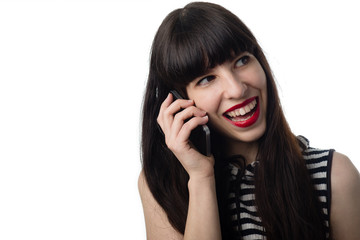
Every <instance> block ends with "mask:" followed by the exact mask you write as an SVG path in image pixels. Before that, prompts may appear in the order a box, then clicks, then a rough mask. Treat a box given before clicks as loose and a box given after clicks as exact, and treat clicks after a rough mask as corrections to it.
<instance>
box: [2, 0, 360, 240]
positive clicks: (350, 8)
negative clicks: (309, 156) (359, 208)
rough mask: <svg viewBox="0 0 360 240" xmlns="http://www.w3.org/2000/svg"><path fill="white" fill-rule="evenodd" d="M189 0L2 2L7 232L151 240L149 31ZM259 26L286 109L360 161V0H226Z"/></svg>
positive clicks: (304, 127) (303, 127) (319, 141)
mask: <svg viewBox="0 0 360 240" xmlns="http://www.w3.org/2000/svg"><path fill="white" fill-rule="evenodd" d="M187 2H188V1H164V2H162V1H135V0H132V1H70V0H69V1H60V0H59V1H51V2H48V1H36V2H35V1H26V2H25V1H24V2H21V1H2V2H1V3H0V239H4V240H10V239H37V240H39V239H145V230H144V222H143V215H142V208H141V203H140V199H139V197H138V192H137V176H138V173H139V171H140V167H141V165H140V157H139V126H140V123H139V118H140V108H141V101H142V94H143V91H144V86H145V82H146V77H147V71H148V63H149V52H150V46H151V42H152V39H153V37H154V34H155V32H156V29H157V28H158V26H159V24H160V23H161V21H162V20H163V18H164V17H165V16H166V14H168V13H169V12H170V11H172V10H173V9H175V8H178V7H183V6H184V5H185V4H186V3H187ZM218 3H221V4H222V5H223V6H225V7H227V8H228V9H230V10H231V11H233V12H234V13H235V14H237V15H238V16H239V17H240V18H241V19H242V20H243V21H244V22H245V23H246V24H247V25H248V26H249V27H250V29H252V31H253V33H254V34H255V36H257V38H258V40H259V42H260V44H261V46H262V47H263V49H264V51H265V53H266V55H267V57H268V59H269V61H270V64H271V66H272V68H273V72H274V74H275V77H276V80H277V82H278V83H279V90H280V95H281V99H282V104H283V107H284V110H285V112H286V116H287V119H288V121H289V123H290V125H291V127H292V129H293V131H294V132H295V134H302V135H305V136H306V137H308V138H309V139H310V140H311V143H312V145H313V146H316V147H321V148H335V149H336V150H338V151H340V152H343V153H345V154H346V155H348V156H349V157H350V158H351V159H352V160H353V162H354V164H355V165H356V166H357V168H358V169H359V168H360V154H359V150H358V144H357V142H358V140H357V137H358V136H359V133H360V130H359V122H360V117H359V110H358V106H357V105H358V104H359V86H360V85H359V83H360V77H359V54H360V47H359V42H360V37H359V30H358V27H359V22H360V15H359V14H358V5H357V3H356V1H353V2H350V1H343V0H342V1H340V0H338V1H311V0H309V1H303V0H302V1H298V2H297V3H294V2H293V3H288V2H286V1H221V2H220V1H219V2H218Z"/></svg>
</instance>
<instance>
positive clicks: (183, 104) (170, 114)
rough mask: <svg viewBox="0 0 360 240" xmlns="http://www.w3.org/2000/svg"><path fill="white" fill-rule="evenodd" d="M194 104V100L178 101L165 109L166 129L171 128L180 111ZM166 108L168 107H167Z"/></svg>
mask: <svg viewBox="0 0 360 240" xmlns="http://www.w3.org/2000/svg"><path fill="white" fill-rule="evenodd" d="M193 104H194V101H193V100H185V99H178V100H176V101H174V102H173V103H171V104H170V105H169V106H168V107H167V108H164V110H163V112H162V121H163V125H164V126H165V127H166V128H171V127H172V125H173V121H174V116H175V115H176V113H178V112H179V111H181V110H183V109H185V108H187V107H189V106H191V105H193ZM165 106H166V105H165Z"/></svg>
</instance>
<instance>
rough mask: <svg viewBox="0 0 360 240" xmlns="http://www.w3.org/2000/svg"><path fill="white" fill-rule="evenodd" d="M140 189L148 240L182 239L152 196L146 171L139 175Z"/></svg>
mask: <svg viewBox="0 0 360 240" xmlns="http://www.w3.org/2000/svg"><path fill="white" fill-rule="evenodd" d="M138 189H139V193H140V197H141V202H142V205H143V210H144V217H145V226H146V236H147V239H148V240H153V239H156V240H161V239H173V240H177V239H182V237H183V236H182V235H181V234H180V233H179V232H177V231H176V230H175V229H174V228H173V227H172V226H171V224H170V223H169V221H168V219H167V215H166V213H165V211H164V210H163V209H162V208H161V206H160V205H159V204H158V202H157V201H156V200H155V198H154V196H153V195H152V193H151V191H150V188H149V186H148V184H147V182H146V178H145V174H144V171H141V173H140V175H139V178H138Z"/></svg>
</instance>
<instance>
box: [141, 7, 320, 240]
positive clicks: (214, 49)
mask: <svg viewBox="0 0 360 240" xmlns="http://www.w3.org/2000/svg"><path fill="white" fill-rule="evenodd" d="M245 51H246V52H249V53H251V54H253V55H254V56H255V57H256V59H257V60H258V61H259V63H260V64H261V66H262V68H263V69H264V72H265V74H266V79H267V96H268V99H267V103H268V106H267V111H266V113H267V115H266V122H267V125H266V126H267V128H266V131H265V133H264V135H263V136H262V137H261V138H260V139H259V140H258V142H259V150H258V156H257V160H258V161H259V163H260V164H258V167H257V168H256V173H255V197H256V206H257V210H258V214H259V216H260V218H261V220H262V224H263V226H264V228H265V231H266V236H267V239H269V240H274V239H293V240H297V239H302V240H303V239H309V240H310V239H317V240H319V239H325V236H326V229H325V227H324V219H323V218H322V213H321V208H319V204H318V200H317V197H316V196H315V193H314V189H313V185H312V184H311V179H310V176H309V173H308V170H307V168H306V165H305V162H304V159H303V157H302V153H301V149H300V147H299V142H298V141H297V139H296V137H295V136H294V135H293V133H292V132H291V130H290V128H289V125H288V123H287V122H286V119H285V117H284V113H283V111H282V108H281V105H280V100H279V96H278V93H277V90H276V85H275V81H274V78H273V76H272V72H271V69H270V67H269V64H268V62H267V60H266V58H265V56H264V53H263V51H262V49H261V47H260V46H259V44H258V43H257V41H256V39H255V37H254V36H253V34H252V33H251V31H250V30H249V29H248V28H247V27H246V26H245V25H244V24H243V22H242V21H241V20H239V19H238V18H237V17H236V16H235V15H234V14H232V13H231V12H229V11H228V10H226V9H224V8H223V7H221V6H219V5H216V4H211V3H197V2H195V3H190V4H188V5H187V6H185V7H184V8H182V9H177V10H175V11H173V12H171V13H170V14H169V15H168V16H167V17H166V18H165V19H164V21H163V22H162V24H161V25H160V27H159V29H158V31H157V33H156V36H155V38H154V41H153V45H152V52H151V60H150V70H149V76H148V82H147V86H146V91H145V96H144V102H143V119H142V145H141V146H142V163H143V170H144V174H145V178H146V180H147V183H148V186H149V188H150V190H151V192H152V194H153V196H154V198H155V199H156V200H157V201H158V203H159V204H160V206H161V207H162V208H163V209H164V210H165V212H166V214H167V216H168V219H169V222H170V223H171V224H172V226H173V227H174V228H175V229H177V230H178V231H179V232H180V233H184V230H185V222H186V217H187V210H188V202H189V192H188V188H187V183H188V180H189V176H188V174H187V173H186V171H185V170H184V168H183V167H182V165H181V164H180V163H179V161H178V160H177V159H176V157H175V156H174V155H173V154H172V152H171V151H170V150H169V149H168V148H167V146H166V144H165V141H164V136H163V135H162V133H161V131H160V130H159V128H158V126H157V122H156V119H157V115H158V113H159V108H160V105H161V103H162V102H163V101H164V99H165V98H166V96H167V94H168V93H169V91H170V90H171V89H176V90H178V91H179V92H181V93H182V94H183V95H184V96H186V91H185V87H186V85H187V84H188V83H189V82H191V81H192V80H193V79H194V78H196V77H198V76H201V75H202V74H204V73H205V72H206V71H207V70H208V69H210V68H213V67H215V66H217V65H219V64H222V63H224V62H225V61H226V60H229V59H231V58H232V57H233V56H234V55H238V54H240V53H242V52H245ZM212 133H215V134H214V135H216V136H217V134H216V130H213V129H212ZM219 137H220V136H217V137H216V138H213V141H215V142H216V141H219ZM213 145H214V146H216V144H213ZM217 150H218V151H216V153H214V156H215V160H216V164H215V168H216V169H215V170H216V173H217V175H216V181H217V186H218V187H217V191H218V199H219V211H220V216H221V224H222V234H223V238H224V239H228V238H230V237H229V236H230V234H229V235H227V234H228V233H229V232H230V231H231V229H230V228H228V224H227V219H228V212H227V211H226V209H227V206H226V201H224V198H223V197H224V196H225V195H226V194H227V192H226V191H227V190H226V187H224V186H225V185H226V184H225V183H226V179H227V176H226V171H222V169H221V167H222V166H223V165H224V164H223V163H222V162H220V161H221V151H220V150H219V149H217ZM225 197H226V196H225Z"/></svg>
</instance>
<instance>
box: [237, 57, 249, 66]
mask: <svg viewBox="0 0 360 240" xmlns="http://www.w3.org/2000/svg"><path fill="white" fill-rule="evenodd" d="M239 61H245V62H244V63H243V64H242V65H241V66H243V65H246V64H248V63H249V61H250V56H248V55H244V56H242V57H241V58H239V59H238V60H237V61H236V62H235V67H238V66H237V63H238V62H239Z"/></svg>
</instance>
